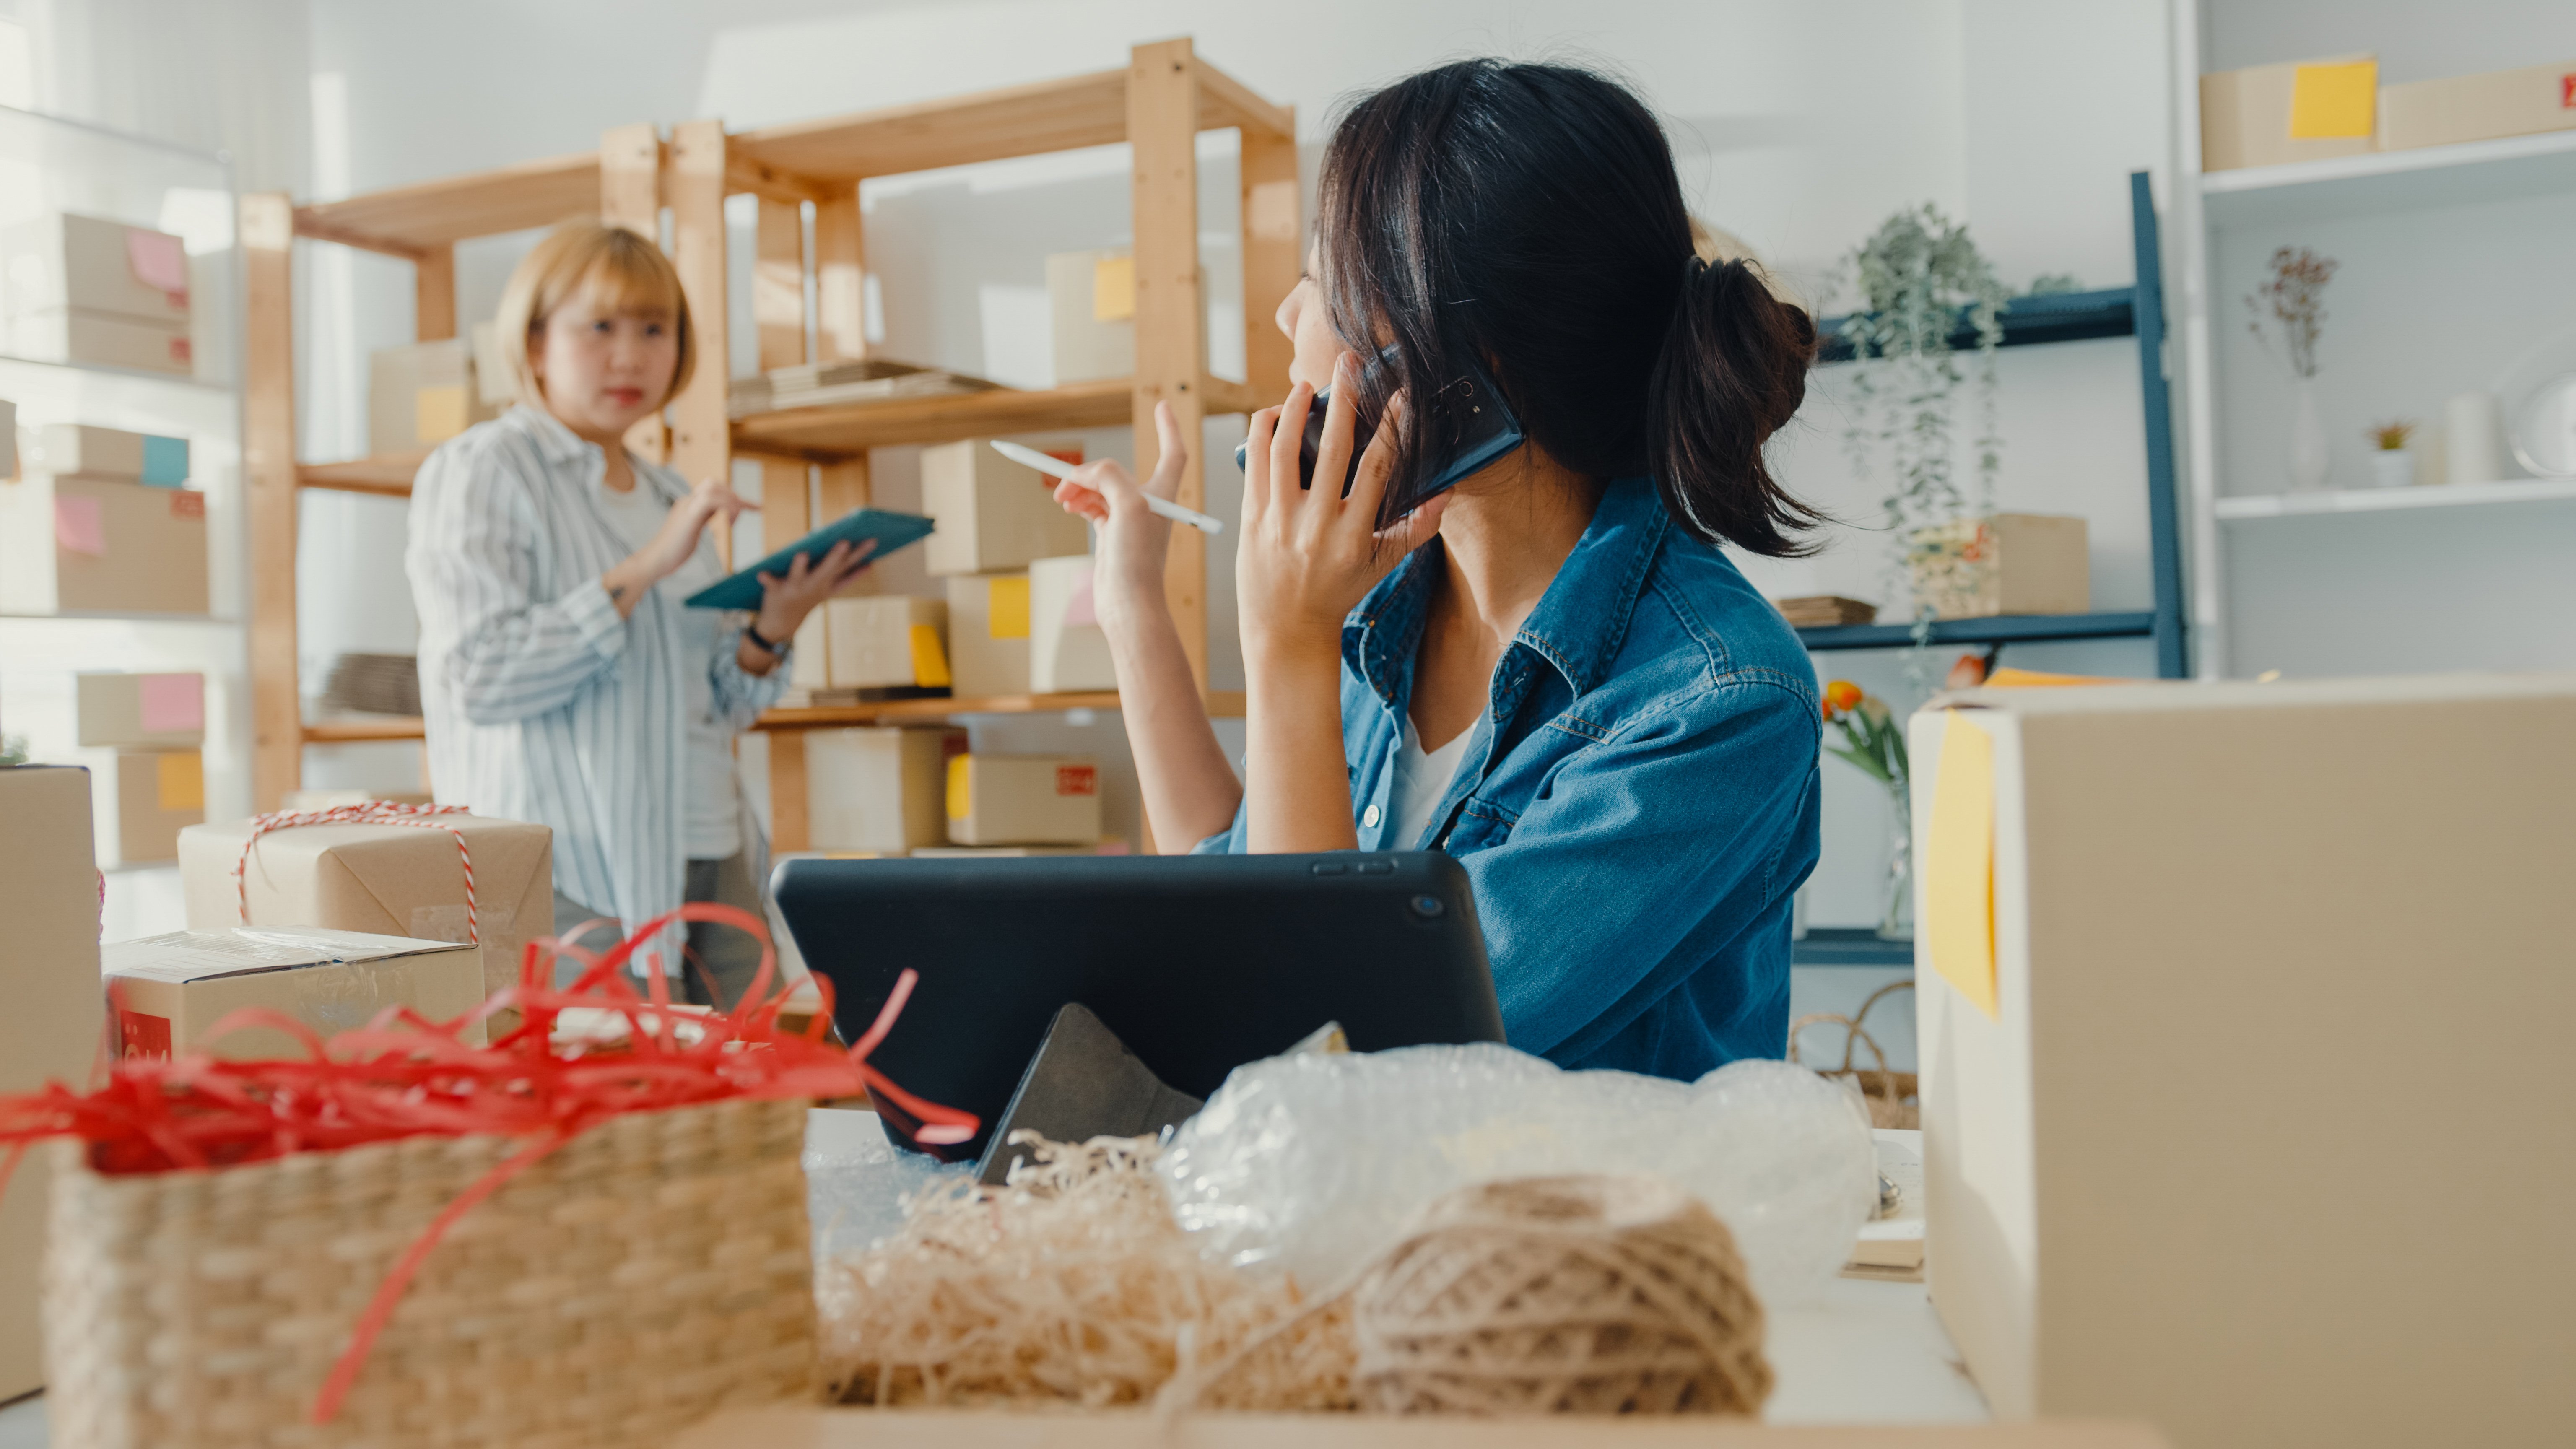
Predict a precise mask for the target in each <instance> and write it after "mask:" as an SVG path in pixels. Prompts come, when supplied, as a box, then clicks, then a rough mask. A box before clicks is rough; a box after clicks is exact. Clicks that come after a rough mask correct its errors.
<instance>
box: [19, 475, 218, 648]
mask: <svg viewBox="0 0 2576 1449" xmlns="http://www.w3.org/2000/svg"><path fill="white" fill-rule="evenodd" d="M206 610H207V594H206V495H204V494H202V493H194V492H190V491H187V490H185V489H169V488H145V487H143V486H141V485H139V484H135V483H130V482H125V481H122V480H119V479H113V478H65V477H56V476H53V475H51V474H44V473H36V474H31V475H29V476H28V477H26V478H24V479H21V480H19V481H18V482H15V483H0V613H11V614H65V613H81V612H103V613H136V614H203V613H205V612H206Z"/></svg>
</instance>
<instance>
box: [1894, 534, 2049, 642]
mask: <svg viewBox="0 0 2576 1449" xmlns="http://www.w3.org/2000/svg"><path fill="white" fill-rule="evenodd" d="M1905 562H1906V567H1907V569H1908V571H1909V572H1910V573H1911V575H1912V577H1913V584H1914V598H1915V602H1916V604H1917V605H1918V606H1922V607H1929V608H1930V609H1931V610H1932V612H1933V614H1934V616H1935V617H1936V618H1942V619H1983V618H1990V617H1992V616H1994V615H1997V614H2081V613H2084V612H2086V611H2088V610H2089V609H2091V608H2092V604H2093V585H2092V572H2091V561H2090V557H2089V553H2088V550H2087V546H2086V542H2085V525H2084V520H2083V519H2081V518H2065V517H2058V516H2055V515H2050V514H2040V513H1997V514H1994V515H1991V516H1989V517H1986V518H1963V519H1959V520H1956V521H1954V522H1951V523H1941V524H1935V525H1933V526H1932V527H1930V528H1923V529H1917V530H1915V532H1914V534H1913V536H1912V538H1911V539H1910V540H1909V541H1908V547H1907V549H1906V556H1905Z"/></svg>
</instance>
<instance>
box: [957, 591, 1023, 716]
mask: <svg viewBox="0 0 2576 1449" xmlns="http://www.w3.org/2000/svg"><path fill="white" fill-rule="evenodd" d="M948 672H949V674H950V675H951V676H952V677H953V678H954V679H955V680H956V685H957V696H958V698H960V699H991V698H993V697H994V696H996V695H1005V694H1026V693H1028V692H1029V576H1028V574H1027V573H1026V572H1020V573H1007V574H962V575H959V576H957V577H955V578H951V579H950V580H949V581H948Z"/></svg>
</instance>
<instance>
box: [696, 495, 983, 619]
mask: <svg viewBox="0 0 2576 1449" xmlns="http://www.w3.org/2000/svg"><path fill="white" fill-rule="evenodd" d="M931 527H932V525H931V522H930V520H929V519H927V518H924V517H922V516H921V515H920V514H918V513H888V512H886V511H885V510H883V509H881V508H862V509H859V510H858V511H857V512H855V513H849V514H844V515H843V516H842V517H840V518H839V519H837V520H835V521H834V522H831V523H827V524H825V525H824V526H822V527H821V528H818V529H816V530H814V531H813V532H812V533H809V534H807V535H805V536H804V537H803V538H800V539H798V540H796V541H795V542H794V543H791V544H789V545H787V547H785V548H782V549H780V550H779V551H778V552H776V553H773V554H771V555H770V556H769V557H767V558H765V559H762V560H761V561H760V562H758V563H756V564H753V565H752V566H751V567H749V568H747V569H744V570H743V571H742V572H740V573H738V574H735V575H733V576H732V577H730V578H725V579H720V580H718V581H716V582H715V583H712V584H709V585H707V586H706V587H705V588H703V589H700V590H698V591H697V592H696V593H694V594H691V595H689V607H690V608H692V609H757V608H759V607H760V576H761V575H762V574H774V575H777V576H779V577H782V578H783V577H785V576H786V574H787V571H788V570H789V569H790V568H793V567H794V566H795V564H796V555H798V554H800V553H801V554H803V555H805V557H806V560H807V562H808V563H809V564H813V563H820V562H822V559H823V555H825V554H827V553H830V552H831V551H832V545H834V544H836V543H841V542H844V541H846V542H848V543H849V544H850V545H852V546H853V547H855V546H857V545H858V544H860V543H861V542H864V541H865V540H868V539H871V538H873V539H875V540H876V541H877V548H876V552H874V553H872V554H869V555H868V561H869V562H870V563H874V562H876V561H877V560H878V559H881V558H884V557H885V556H886V555H887V554H890V553H893V552H894V551H895V550H896V549H899V548H902V547H905V546H906V545H908V544H915V543H919V542H921V541H922V540H923V539H925V538H928V537H929V536H930V530H931Z"/></svg>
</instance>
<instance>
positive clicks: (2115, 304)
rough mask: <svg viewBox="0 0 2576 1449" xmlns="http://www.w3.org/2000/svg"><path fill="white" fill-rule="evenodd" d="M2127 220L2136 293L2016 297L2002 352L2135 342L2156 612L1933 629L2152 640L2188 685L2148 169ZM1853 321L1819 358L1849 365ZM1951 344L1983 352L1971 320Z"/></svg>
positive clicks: (2159, 250)
mask: <svg viewBox="0 0 2576 1449" xmlns="http://www.w3.org/2000/svg"><path fill="white" fill-rule="evenodd" d="M2129 221H2130V235H2131V239H2132V248H2133V251H2134V252H2135V256H2136V261H2137V269H2138V280H2137V284H2136V285H2135V286H2131V287H2118V288H2112V289H2110V290H2107V291H2100V292H2062V293H2058V294H2056V295H2054V296H2047V297H2016V298H2014V299H2013V302H2012V305H2011V306H2010V307H2008V308H2007V309H2006V310H2005V311H2004V313H2003V318H2002V320H2003V328H2004V335H2003V340H2002V342H2001V344H2000V345H2002V346H2005V347H2027V346H2035V345H2038V344H2041V343H2048V342H2076V341H2082V340H2085V339H2088V338H2097V337H2127V336H2134V337H2136V338H2137V339H2138V393H2139V407H2140V410H2141V411H2142V412H2143V414H2144V419H2145V423H2146V435H2147V548H2148V554H2149V563H2150V567H2151V571H2152V575H2153V584H2154V588H2155V606H2154V607H2153V608H2152V609H2149V610H2146V611H2144V612H2137V613H2110V614H2023V615H2006V616H2003V617H2000V618H1992V619H1951V620H1947V621H1944V622H1942V623H1937V624H1934V625H1933V626H1932V642H1933V643H1935V644H2011V643H2020V642H2026V641H2031V640H2039V639H2124V638H2151V639H2153V640H2154V641H2155V647H2156V677H2157V678H2159V679H2181V678H2183V677H2185V676H2186V675H2187V674H2189V673H2190V669H2191V660H2190V650H2189V647H2188V644H2189V640H2188V639H2187V638H2186V637H2185V633H2184V622H2183V609H2182V520H2181V517H2180V515H2179V514H2178V513H2177V511H2176V499H2177V490H2176V488H2175V484H2174V446H2173V394H2172V388H2171V385H2170V383H2169V382H2168V381H2167V379H2166V376H2165V304H2164V251H2163V247H2162V245H2161V243H2160V241H2159V239H2158V233H2157V229H2156V201H2155V193H2154V192H2153V190H2152V189H2150V187H2149V186H2148V184H2147V173H2146V172H2144V171H2133V172H2130V173H2129ZM1848 320H1849V318H1847V317H1828V318H1825V319H1824V321H1823V322H1822V323H1821V324H1819V329H1818V330H1819V331H1820V332H1822V333H1823V334H1824V336H1825V345H1824V347H1823V348H1822V349H1821V350H1820V351H1819V352H1818V354H1817V360H1818V361H1820V362H1846V361H1849V360H1850V359H1851V356H1852V349H1851V344H1850V343H1849V342H1846V341H1844V340H1843V339H1842V337H1841V331H1842V324H1843V323H1845V322H1846V321H1848ZM1950 345H1951V347H1953V348H1954V349H1957V350H1960V351H1967V350H1970V349H1973V348H1974V347H1975V346H1976V345H1977V334H1976V330H1975V329H1974V328H1972V327H1969V326H1968V325H1967V321H1966V316H1965V314H1964V313H1962V314H1961V320H1960V323H1959V327H1958V330H1956V331H1954V332H1952V333H1951V334H1950ZM1798 637H1799V638H1800V639H1802V640H1804V641H1805V642H1806V645H1807V647H1808V648H1809V649H1811V650H1812V649H1904V648H1909V647H1911V646H1912V645H1913V643H1914V631H1913V630H1912V629H1910V628H1908V627H1906V626H1905V625H1903V624H1847V625H1842V626H1839V627H1833V628H1820V629H1801V630H1799V631H1798Z"/></svg>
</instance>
